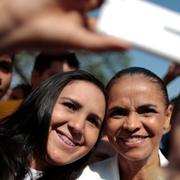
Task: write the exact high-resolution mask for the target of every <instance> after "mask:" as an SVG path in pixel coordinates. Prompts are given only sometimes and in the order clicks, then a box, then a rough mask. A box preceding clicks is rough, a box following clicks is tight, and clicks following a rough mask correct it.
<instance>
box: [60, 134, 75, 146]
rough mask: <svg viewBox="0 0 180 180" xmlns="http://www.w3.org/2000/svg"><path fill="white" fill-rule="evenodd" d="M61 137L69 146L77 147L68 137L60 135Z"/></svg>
mask: <svg viewBox="0 0 180 180" xmlns="http://www.w3.org/2000/svg"><path fill="white" fill-rule="evenodd" d="M59 137H60V138H61V139H62V140H63V141H64V142H65V143H66V144H68V145H70V146H76V145H75V144H74V143H73V142H72V141H71V140H70V139H69V138H68V137H67V136H64V135H59Z"/></svg>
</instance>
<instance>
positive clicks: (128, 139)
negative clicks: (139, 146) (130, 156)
mask: <svg viewBox="0 0 180 180" xmlns="http://www.w3.org/2000/svg"><path fill="white" fill-rule="evenodd" d="M144 138H146V137H142V136H141V137H140V136H138V137H121V138H120V139H122V140H123V141H126V142H136V141H139V140H142V139H144Z"/></svg>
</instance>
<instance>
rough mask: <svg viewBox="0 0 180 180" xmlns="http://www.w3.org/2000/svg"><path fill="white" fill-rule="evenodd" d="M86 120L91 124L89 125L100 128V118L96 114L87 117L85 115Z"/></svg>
mask: <svg viewBox="0 0 180 180" xmlns="http://www.w3.org/2000/svg"><path fill="white" fill-rule="evenodd" d="M87 121H88V122H89V123H90V124H91V125H93V126H95V127H97V128H100V127H101V120H100V119H99V117H97V116H96V115H93V114H92V115H89V116H88V117H87Z"/></svg>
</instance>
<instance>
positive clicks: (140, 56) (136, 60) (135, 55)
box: [95, 0, 180, 99]
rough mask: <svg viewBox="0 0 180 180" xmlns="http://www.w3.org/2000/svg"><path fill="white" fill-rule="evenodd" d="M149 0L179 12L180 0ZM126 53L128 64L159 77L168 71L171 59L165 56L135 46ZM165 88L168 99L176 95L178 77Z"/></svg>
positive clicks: (179, 87) (179, 90)
mask: <svg viewBox="0 0 180 180" xmlns="http://www.w3.org/2000/svg"><path fill="white" fill-rule="evenodd" d="M149 1H150V2H152V3H155V4H158V5H160V6H163V7H166V8H169V9H171V10H173V11H177V12H179V13H180V0H149ZM96 13H97V14H98V12H95V14H96ZM97 14H96V15H97ZM152 15H154V16H156V14H152ZM128 54H129V56H130V58H131V65H130V66H140V67H144V68H147V69H149V70H151V71H153V72H154V73H156V74H157V75H158V76H159V77H161V78H163V77H164V75H165V74H166V72H167V71H168V68H169V66H170V64H171V63H172V62H171V61H169V60H167V59H165V58H161V57H158V56H155V55H153V54H150V53H147V52H144V51H141V50H138V49H135V48H133V49H131V50H129V51H128ZM167 88H168V94H169V97H170V99H172V98H173V97H175V96H177V95H178V94H179V93H180V77H178V78H176V79H175V80H174V81H172V82H171V83H170V84H168V86H167Z"/></svg>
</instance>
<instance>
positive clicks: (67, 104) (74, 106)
mask: <svg viewBox="0 0 180 180" xmlns="http://www.w3.org/2000/svg"><path fill="white" fill-rule="evenodd" d="M63 105H64V106H65V107H66V108H68V109H69V110H71V111H75V110H77V109H78V107H77V106H76V105H75V104H74V103H72V102H64V103H63Z"/></svg>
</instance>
